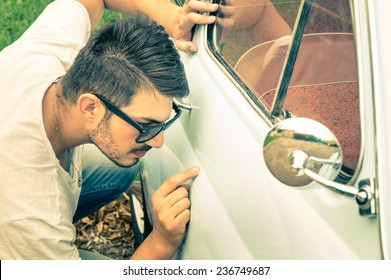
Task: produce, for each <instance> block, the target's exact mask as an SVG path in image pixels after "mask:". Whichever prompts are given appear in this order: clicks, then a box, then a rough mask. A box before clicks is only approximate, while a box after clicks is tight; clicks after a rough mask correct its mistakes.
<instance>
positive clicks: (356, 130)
mask: <svg viewBox="0 0 391 280" xmlns="http://www.w3.org/2000/svg"><path fill="white" fill-rule="evenodd" d="M301 2H302V1H295V0H294V1H286V0H224V1H220V8H219V11H218V13H217V16H218V20H217V23H216V24H215V27H214V29H213V44H210V45H212V47H213V48H214V53H215V55H217V56H218V57H219V60H220V61H223V62H224V66H225V67H226V68H229V69H228V70H230V73H233V74H234V75H235V76H237V77H239V79H240V80H241V81H242V82H244V84H245V86H246V87H247V88H248V89H249V90H248V91H247V92H248V95H249V96H250V95H251V96H252V97H251V99H253V100H254V99H256V100H257V103H256V104H258V106H259V107H263V111H266V112H272V111H273V110H275V109H276V107H273V106H275V105H276V103H274V100H276V99H279V98H280V94H281V92H280V91H278V90H279V86H280V84H283V83H284V79H286V78H285V76H283V75H282V73H283V71H284V69H288V68H289V67H292V68H293V71H292V75H289V77H288V79H286V81H285V82H287V85H288V86H287V89H286V90H284V91H285V92H284V93H283V94H281V95H282V101H283V103H282V108H279V107H278V106H277V109H278V110H280V109H281V110H282V111H284V112H289V113H290V114H292V115H294V116H297V117H306V118H311V119H314V120H316V121H319V122H321V123H323V124H324V125H326V126H327V127H328V128H330V129H331V130H332V131H333V132H334V133H335V135H336V136H337V138H338V140H339V141H340V143H341V146H342V148H343V154H344V170H345V171H346V174H347V175H348V176H347V178H348V179H349V178H350V177H351V176H352V174H353V173H354V170H355V169H356V168H357V165H358V161H359V155H360V149H361V141H360V115H359V100H358V84H357V69H356V55H355V45H354V44H355V41H354V34H353V24H352V16H351V11H350V4H349V0H334V1H329V0H313V1H312V4H311V5H310V9H309V13H308V17H307V20H306V22H305V26H304V34H302V35H301V34H300V36H299V38H297V37H298V36H297V34H296V36H295V28H297V27H295V24H296V21H297V19H298V18H299V17H300V15H301V14H300V13H302V12H303V10H301V9H300V6H301ZM208 38H211V36H210V34H208ZM293 38H294V39H293ZM293 40H294V43H297V42H296V41H298V42H299V49H298V53H297V57H296V59H295V60H293V63H291V64H294V65H286V60H287V57H288V55H289V52H290V51H292V49H293V48H291V44H292V41H293ZM292 68H291V69H292ZM277 93H278V96H276V95H277ZM269 117H271V116H270V115H269Z"/></svg>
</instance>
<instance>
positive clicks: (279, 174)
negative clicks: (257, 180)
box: [263, 118, 376, 215]
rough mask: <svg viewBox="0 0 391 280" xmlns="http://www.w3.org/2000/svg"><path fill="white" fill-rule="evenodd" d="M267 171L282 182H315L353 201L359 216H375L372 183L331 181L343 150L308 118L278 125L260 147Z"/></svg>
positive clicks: (297, 183) (300, 185) (294, 183)
mask: <svg viewBox="0 0 391 280" xmlns="http://www.w3.org/2000/svg"><path fill="white" fill-rule="evenodd" d="M263 154H264V159H265V162H266V165H267V167H268V168H269V170H270V172H271V173H272V174H273V175H274V177H276V178H277V179H278V180H279V181H281V182H282V183H284V184H286V185H289V186H292V187H304V186H307V185H309V184H310V183H311V182H313V181H316V182H318V183H320V184H321V185H323V186H325V187H327V188H329V189H331V190H333V191H336V192H338V193H341V194H343V195H347V196H350V197H353V198H355V200H356V202H357V203H358V205H359V206H360V214H361V215H373V214H375V213H376V203H375V202H376V197H375V187H374V182H373V180H369V181H367V180H364V181H362V182H360V184H359V188H355V187H352V186H347V185H343V184H340V183H337V182H334V179H335V178H336V177H337V176H338V173H339V172H340V170H341V167H342V149H341V145H340V144H339V142H338V140H337V138H336V137H335V136H334V134H333V133H332V132H331V131H330V130H329V129H328V128H327V127H325V126H324V125H322V124H320V123H319V122H316V121H314V120H311V119H306V118H290V119H286V120H283V121H281V122H279V123H277V124H276V125H275V126H274V127H273V128H272V129H271V130H270V132H269V133H268V135H267V136H266V138H265V141H264V144H263Z"/></svg>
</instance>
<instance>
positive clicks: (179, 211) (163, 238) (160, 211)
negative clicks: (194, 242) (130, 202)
mask: <svg viewBox="0 0 391 280" xmlns="http://www.w3.org/2000/svg"><path fill="white" fill-rule="evenodd" d="M198 173H199V168H197V167H194V168H191V169H187V170H185V171H183V172H181V173H178V174H176V175H173V176H171V177H170V178H168V179H167V180H166V181H165V182H164V183H163V184H162V185H161V186H160V187H159V189H158V190H157V191H156V192H155V193H154V195H153V196H152V207H153V212H154V229H153V231H152V232H153V233H154V234H155V237H156V238H157V239H159V240H160V242H161V244H163V245H164V244H165V246H167V247H168V248H169V247H172V248H173V249H176V248H177V247H178V246H179V245H181V243H182V241H183V238H184V236H185V232H186V224H187V223H188V221H189V220H190V199H189V189H190V186H189V185H186V184H184V182H186V181H187V180H189V179H192V178H194V177H196V176H197V175H198Z"/></svg>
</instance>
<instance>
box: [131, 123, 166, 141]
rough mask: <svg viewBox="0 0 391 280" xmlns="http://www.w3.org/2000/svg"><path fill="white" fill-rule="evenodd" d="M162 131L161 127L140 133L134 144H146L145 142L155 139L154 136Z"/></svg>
mask: <svg viewBox="0 0 391 280" xmlns="http://www.w3.org/2000/svg"><path fill="white" fill-rule="evenodd" d="M162 130H163V128H162V127H157V128H155V129H148V130H144V131H143V132H141V133H140V134H139V136H138V137H137V139H136V142H137V143H144V142H147V141H149V140H151V139H152V138H153V137H155V136H156V135H158V134H159V133H160V132H161V131H162Z"/></svg>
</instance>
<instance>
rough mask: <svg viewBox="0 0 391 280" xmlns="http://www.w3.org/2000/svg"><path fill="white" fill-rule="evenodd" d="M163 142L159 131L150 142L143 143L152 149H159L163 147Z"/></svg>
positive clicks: (161, 133)
mask: <svg viewBox="0 0 391 280" xmlns="http://www.w3.org/2000/svg"><path fill="white" fill-rule="evenodd" d="M163 142H164V133H163V131H161V132H160V133H159V134H158V135H156V136H155V137H153V138H152V139H151V140H149V141H147V142H145V144H147V145H149V146H151V147H154V148H161V147H162V146H163Z"/></svg>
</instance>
